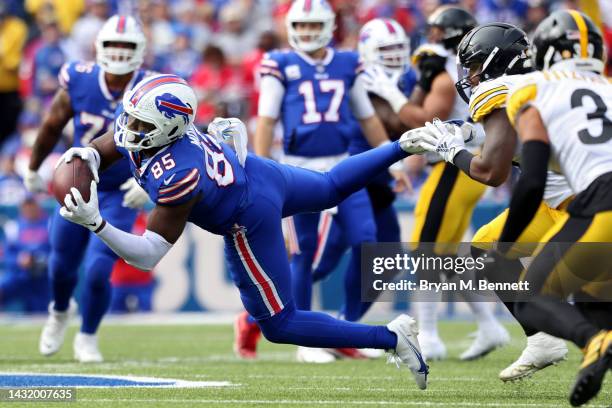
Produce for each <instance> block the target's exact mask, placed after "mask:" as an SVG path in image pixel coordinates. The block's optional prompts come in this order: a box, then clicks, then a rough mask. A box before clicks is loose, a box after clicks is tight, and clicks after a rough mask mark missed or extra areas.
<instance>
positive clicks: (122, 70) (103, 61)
mask: <svg viewBox="0 0 612 408" xmlns="http://www.w3.org/2000/svg"><path fill="white" fill-rule="evenodd" d="M136 47H137V44H136V43H130V42H121V41H104V42H103V43H102V48H101V50H100V49H99V50H98V57H97V59H98V63H99V64H100V65H101V66H102V68H103V69H104V71H105V72H108V73H109V74H115V75H123V74H127V73H129V72H132V71H134V70H136V69H137V68H138V67H139V66H140V64H141V63H142V61H135V56H136Z"/></svg>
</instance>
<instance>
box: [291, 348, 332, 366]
mask: <svg viewBox="0 0 612 408" xmlns="http://www.w3.org/2000/svg"><path fill="white" fill-rule="evenodd" d="M296 358H297V361H299V362H300V363H315V364H326V363H332V362H334V361H336V357H334V355H333V354H331V353H330V352H328V351H326V350H323V349H322V348H313V347H303V346H298V349H297V353H296Z"/></svg>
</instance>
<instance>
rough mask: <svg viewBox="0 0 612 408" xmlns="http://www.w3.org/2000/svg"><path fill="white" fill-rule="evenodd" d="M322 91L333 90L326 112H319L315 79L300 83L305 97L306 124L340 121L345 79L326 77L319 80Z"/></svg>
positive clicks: (303, 119) (304, 121)
mask: <svg viewBox="0 0 612 408" xmlns="http://www.w3.org/2000/svg"><path fill="white" fill-rule="evenodd" d="M318 84H319V89H320V90H321V92H323V93H326V92H333V95H332V97H331V101H330V103H329V107H328V108H327V111H326V112H325V113H324V114H321V113H320V112H317V102H316V100H315V92H314V86H313V81H304V82H302V83H301V84H300V86H299V88H298V91H299V93H300V95H302V96H303V97H304V114H303V115H302V122H303V123H305V124H310V123H319V122H338V120H340V115H339V114H338V111H339V110H340V104H341V103H342V98H344V81H341V80H339V79H324V80H321V81H319V82H318Z"/></svg>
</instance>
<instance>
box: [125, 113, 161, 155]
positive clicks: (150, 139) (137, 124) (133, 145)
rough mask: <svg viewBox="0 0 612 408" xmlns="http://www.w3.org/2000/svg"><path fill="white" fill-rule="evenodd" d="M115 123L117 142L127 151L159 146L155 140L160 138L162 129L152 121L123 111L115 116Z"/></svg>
mask: <svg viewBox="0 0 612 408" xmlns="http://www.w3.org/2000/svg"><path fill="white" fill-rule="evenodd" d="M115 125H116V132H117V134H116V138H117V141H118V142H119V143H118V144H120V145H121V146H122V147H123V148H124V149H126V150H128V151H131V152H138V151H140V150H145V149H150V148H152V147H158V146H161V144H157V143H155V142H156V141H158V140H160V136H161V133H162V131H161V129H159V128H158V127H157V126H155V124H154V123H151V122H148V121H146V120H144V119H140V118H138V117H136V116H135V115H133V114H132V115H130V114H129V113H127V112H125V111H124V112H122V113H121V114H120V115H119V117H118V118H117V120H116V122H115Z"/></svg>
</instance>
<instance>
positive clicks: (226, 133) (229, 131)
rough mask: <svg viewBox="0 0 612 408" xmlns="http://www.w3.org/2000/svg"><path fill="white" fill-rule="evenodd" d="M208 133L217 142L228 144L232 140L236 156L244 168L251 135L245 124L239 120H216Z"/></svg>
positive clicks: (211, 124) (209, 126) (209, 127)
mask: <svg viewBox="0 0 612 408" xmlns="http://www.w3.org/2000/svg"><path fill="white" fill-rule="evenodd" d="M207 133H208V134H210V135H211V136H214V137H215V138H216V139H217V140H219V141H222V142H228V141H229V140H230V139H231V140H232V143H233V144H234V150H236V156H238V161H239V162H240V165H241V166H242V167H244V163H245V161H246V157H247V153H248V148H247V145H248V143H249V135H248V133H247V130H246V126H245V125H244V123H243V122H242V121H241V120H240V119H238V118H215V119H214V120H213V121H212V122H211V123H210V124H209V125H208V129H207Z"/></svg>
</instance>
